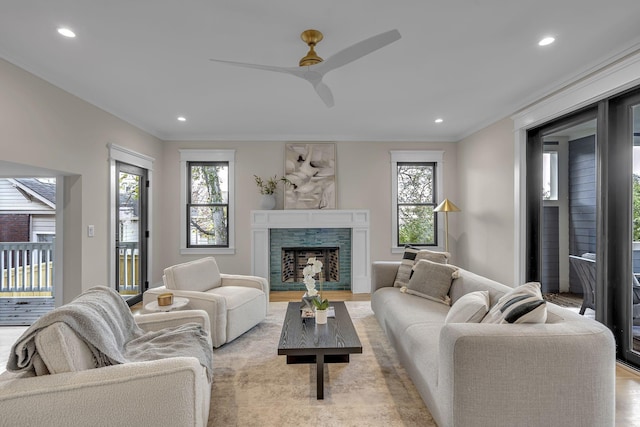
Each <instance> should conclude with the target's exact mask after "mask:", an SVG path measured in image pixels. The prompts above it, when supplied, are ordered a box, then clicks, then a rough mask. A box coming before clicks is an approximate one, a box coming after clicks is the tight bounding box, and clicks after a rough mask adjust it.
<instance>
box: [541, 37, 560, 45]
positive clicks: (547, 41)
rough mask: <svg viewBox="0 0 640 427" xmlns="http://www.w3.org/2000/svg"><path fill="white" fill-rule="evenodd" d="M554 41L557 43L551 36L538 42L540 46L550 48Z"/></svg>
mask: <svg viewBox="0 0 640 427" xmlns="http://www.w3.org/2000/svg"><path fill="white" fill-rule="evenodd" d="M554 41H556V38H555V37H551V36H549V37H545V38H543V39H542V40H540V41H539V42H538V46H548V45H550V44H551V43H553V42H554Z"/></svg>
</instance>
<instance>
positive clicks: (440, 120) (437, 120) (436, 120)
mask: <svg viewBox="0 0 640 427" xmlns="http://www.w3.org/2000/svg"><path fill="white" fill-rule="evenodd" d="M434 121H435V122H436V123H442V122H444V120H442V119H435V120H434Z"/></svg>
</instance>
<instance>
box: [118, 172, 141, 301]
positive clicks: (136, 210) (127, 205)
mask: <svg viewBox="0 0 640 427" xmlns="http://www.w3.org/2000/svg"><path fill="white" fill-rule="evenodd" d="M117 172H118V173H117V179H118V182H117V197H116V204H117V209H116V289H117V290H118V292H119V293H120V295H122V296H123V297H124V298H125V300H126V301H127V303H128V304H129V305H133V304H136V303H137V302H139V301H140V300H141V299H142V293H143V292H144V290H145V286H146V265H147V262H146V236H147V231H146V222H147V221H146V193H147V192H146V170H144V169H142V168H138V167H135V166H131V165H127V164H124V163H118V164H117Z"/></svg>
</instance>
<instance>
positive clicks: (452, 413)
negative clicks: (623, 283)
mask: <svg viewBox="0 0 640 427" xmlns="http://www.w3.org/2000/svg"><path fill="white" fill-rule="evenodd" d="M438 395H439V399H441V402H442V403H443V406H442V410H443V411H446V412H447V415H446V416H445V418H446V419H450V420H452V423H451V425H456V426H458V425H461V426H463V425H492V426H513V425H520V423H521V422H522V420H528V422H527V424H528V425H580V426H594V427H595V426H613V425H614V417H615V341H614V339H613V335H612V334H611V332H610V331H609V330H608V329H607V328H606V327H604V326H603V325H601V324H598V323H597V322H595V321H591V320H587V319H583V320H581V321H567V322H559V323H553V324H535V325H534V324H519V325H511V324H502V325H495V324H468V323H450V324H445V325H444V326H443V328H442V330H441V333H440V339H439V359H438ZM496 414H500V416H499V417H496Z"/></svg>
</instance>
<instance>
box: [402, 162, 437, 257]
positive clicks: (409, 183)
mask: <svg viewBox="0 0 640 427" xmlns="http://www.w3.org/2000/svg"><path fill="white" fill-rule="evenodd" d="M433 177H434V165H432V164H404V163H403V164H399V165H398V205H399V206H398V244H400V245H405V244H432V243H435V214H434V212H433V208H434V206H433V202H434V200H433V185H434V181H433Z"/></svg>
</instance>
